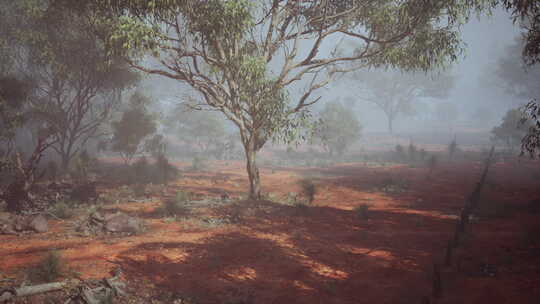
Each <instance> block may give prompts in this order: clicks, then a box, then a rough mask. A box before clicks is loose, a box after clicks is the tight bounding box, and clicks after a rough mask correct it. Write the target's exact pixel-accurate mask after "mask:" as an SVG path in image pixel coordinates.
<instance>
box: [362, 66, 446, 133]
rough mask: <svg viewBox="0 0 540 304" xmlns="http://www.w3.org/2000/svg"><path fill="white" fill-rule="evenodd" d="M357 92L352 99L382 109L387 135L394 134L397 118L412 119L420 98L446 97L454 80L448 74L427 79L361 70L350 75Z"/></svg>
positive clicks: (416, 74)
mask: <svg viewBox="0 0 540 304" xmlns="http://www.w3.org/2000/svg"><path fill="white" fill-rule="evenodd" d="M352 77H353V79H354V80H355V82H356V85H357V86H358V88H359V89H361V90H360V92H361V93H360V94H358V95H357V96H355V97H356V98H358V99H359V100H362V101H367V102H370V103H373V104H374V105H376V106H377V107H378V108H379V109H381V110H382V111H383V112H384V114H385V115H386V117H387V119H388V131H389V132H390V133H393V131H394V124H393V123H394V121H395V120H396V119H397V118H398V117H399V116H400V115H414V114H415V112H416V107H415V102H417V101H418V99H419V98H426V97H427V98H440V99H444V98H446V97H448V95H449V92H450V89H451V88H452V87H453V85H454V78H453V76H452V75H450V74H449V73H448V72H444V73H440V74H438V75H430V74H427V73H423V72H408V73H404V72H400V71H397V70H382V69H375V70H363V71H359V72H356V73H354V74H353V76H352Z"/></svg>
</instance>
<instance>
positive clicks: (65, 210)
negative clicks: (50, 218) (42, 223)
mask: <svg viewBox="0 0 540 304" xmlns="http://www.w3.org/2000/svg"><path fill="white" fill-rule="evenodd" d="M51 213H52V214H54V216H56V217H58V218H61V219H70V218H72V217H73V215H74V212H73V204H68V203H67V202H66V201H60V202H57V203H56V204H54V205H53V207H52V210H51Z"/></svg>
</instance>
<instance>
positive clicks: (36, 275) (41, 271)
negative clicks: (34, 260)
mask: <svg viewBox="0 0 540 304" xmlns="http://www.w3.org/2000/svg"><path fill="white" fill-rule="evenodd" d="M64 273H65V261H64V260H63V259H62V256H61V255H60V253H59V252H58V251H55V250H51V251H49V252H47V253H46V254H45V255H44V256H43V257H42V258H41V260H40V261H39V263H38V264H37V265H35V266H34V267H33V268H31V269H29V271H28V275H29V278H30V280H31V281H33V282H36V283H50V282H54V281H56V280H58V279H59V278H60V277H61V276H62V275H63V274H64Z"/></svg>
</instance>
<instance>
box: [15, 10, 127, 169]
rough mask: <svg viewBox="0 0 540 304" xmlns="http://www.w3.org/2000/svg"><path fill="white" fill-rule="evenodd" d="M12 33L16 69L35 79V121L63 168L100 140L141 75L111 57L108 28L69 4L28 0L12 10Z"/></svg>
mask: <svg viewBox="0 0 540 304" xmlns="http://www.w3.org/2000/svg"><path fill="white" fill-rule="evenodd" d="M10 11H11V13H12V14H11V18H12V22H11V35H12V36H13V37H14V39H13V40H14V41H13V43H15V44H17V45H18V47H19V50H20V52H19V54H18V55H17V56H16V57H15V58H14V60H15V61H16V64H15V65H16V70H17V72H18V73H19V74H22V75H24V76H25V77H26V78H29V79H32V81H33V85H34V90H35V94H32V95H31V96H30V98H29V100H28V102H29V106H30V107H31V112H32V117H33V118H34V119H37V120H39V121H42V122H44V123H46V124H47V125H48V126H49V130H50V131H51V132H52V133H51V136H53V137H55V144H54V145H52V147H51V148H52V149H53V150H55V151H56V152H57V153H58V154H59V156H60V158H61V164H62V169H64V170H66V169H67V167H68V164H69V161H70V160H71V159H72V158H73V157H74V156H75V155H77V153H78V152H80V149H81V148H82V147H84V146H85V145H86V143H87V142H88V141H89V140H90V139H92V138H94V137H96V136H97V135H99V134H98V129H99V127H100V126H101V125H103V124H104V123H105V122H106V121H107V120H108V119H109V118H110V114H111V112H112V110H113V109H114V106H115V105H116V104H118V102H119V97H118V96H119V95H118V93H119V92H120V91H121V90H123V89H125V88H127V87H129V86H131V85H133V84H134V83H135V82H136V81H137V79H138V77H137V75H136V74H135V73H134V72H133V71H130V69H131V68H130V67H129V66H128V65H127V64H126V63H125V62H121V61H119V60H117V59H118V58H114V57H113V56H111V55H110V54H109V52H108V51H107V50H106V48H105V44H104V43H103V41H102V40H101V38H102V37H106V36H107V34H106V31H107V30H108V29H107V28H106V27H103V26H101V27H99V26H96V24H95V23H96V17H95V16H91V15H89V14H84V15H82V14H81V12H78V11H76V10H73V9H71V7H69V6H67V4H66V2H64V1H53V0H50V1H47V0H26V1H18V2H14V4H12V7H11V10H10Z"/></svg>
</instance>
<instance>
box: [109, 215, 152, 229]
mask: <svg viewBox="0 0 540 304" xmlns="http://www.w3.org/2000/svg"><path fill="white" fill-rule="evenodd" d="M142 226H143V225H142V222H141V221H140V220H139V219H137V218H134V217H131V216H129V215H126V214H123V213H120V214H117V215H115V216H112V217H110V218H109V219H107V220H106V222H105V230H107V231H109V232H127V233H138V232H141V231H142Z"/></svg>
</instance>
